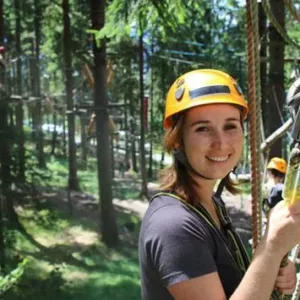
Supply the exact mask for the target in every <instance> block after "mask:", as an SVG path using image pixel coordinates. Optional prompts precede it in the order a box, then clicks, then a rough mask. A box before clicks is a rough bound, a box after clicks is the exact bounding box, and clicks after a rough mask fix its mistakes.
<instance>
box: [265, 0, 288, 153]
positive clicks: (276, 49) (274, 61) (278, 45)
mask: <svg viewBox="0 0 300 300" xmlns="http://www.w3.org/2000/svg"><path fill="white" fill-rule="evenodd" d="M270 6H271V10H272V12H273V14H274V16H275V18H276V20H277V21H278V23H279V24H280V26H281V27H282V28H284V26H285V16H284V11H285V10H284V2H283V1H278V0H270ZM268 37H269V38H268V43H269V44H268V53H269V61H270V66H269V74H268V88H267V92H268V101H269V105H268V110H269V118H268V120H269V121H268V128H267V129H268V130H267V135H270V134H271V133H272V132H274V131H275V130H276V129H277V128H278V127H280V126H281V125H282V121H281V116H280V113H279V112H283V104H284V98H285V97H284V40H283V37H282V36H281V35H280V34H279V33H278V32H277V30H276V28H275V27H274V26H273V25H272V24H271V23H270V24H269V31H268ZM281 147H282V143H281V140H277V141H276V142H275V143H274V144H273V145H272V147H271V148H270V157H274V156H279V157H280V156H282V149H281Z"/></svg>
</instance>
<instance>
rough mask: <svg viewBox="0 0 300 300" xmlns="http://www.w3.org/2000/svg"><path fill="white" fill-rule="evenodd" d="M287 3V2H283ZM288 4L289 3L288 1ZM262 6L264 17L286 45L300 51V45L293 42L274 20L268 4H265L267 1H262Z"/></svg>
mask: <svg viewBox="0 0 300 300" xmlns="http://www.w3.org/2000/svg"><path fill="white" fill-rule="evenodd" d="M284 1H287V0H284ZM289 2H290V1H289ZM261 3H262V6H263V8H264V11H265V13H266V16H267V17H268V19H269V20H270V22H271V23H272V25H273V26H274V27H275V28H276V30H277V31H278V33H279V34H280V35H281V36H282V37H283V39H284V40H285V41H286V42H287V43H288V44H291V45H293V46H294V47H296V48H297V49H300V45H299V44H298V43H297V42H295V41H294V40H293V39H292V38H291V37H290V36H289V35H288V34H287V33H286V32H285V30H284V29H283V28H282V27H281V25H280V24H279V23H278V21H277V20H276V18H275V16H274V14H273V12H272V10H271V8H270V5H269V3H268V2H267V0H262V2H261Z"/></svg>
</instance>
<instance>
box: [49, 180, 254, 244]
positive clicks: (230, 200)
mask: <svg viewBox="0 0 300 300" xmlns="http://www.w3.org/2000/svg"><path fill="white" fill-rule="evenodd" d="M149 187H150V193H153V190H152V185H151V184H150V185H149ZM44 197H45V198H46V199H48V201H50V202H54V203H55V205H56V206H57V205H58V206H60V207H61V209H63V210H65V211H72V213H73V215H74V217H79V218H88V219H89V220H90V219H94V220H95V222H96V221H97V220H98V216H99V214H98V204H97V200H96V199H95V198H94V197H92V196H91V195H88V194H85V193H79V192H72V193H71V197H70V198H69V199H71V203H70V201H68V195H67V193H66V192H65V191H63V190H61V191H56V192H51V193H44ZM223 199H224V201H225V203H226V204H227V206H228V210H229V213H230V216H231V218H232V221H233V223H234V225H235V227H236V228H237V231H238V232H239V234H240V236H241V238H242V240H243V242H245V243H247V241H248V240H249V239H250V238H251V197H250V195H246V194H240V195H232V194H230V193H228V192H227V191H224V192H223ZM113 203H114V206H115V207H116V208H119V209H122V210H124V211H125V212H126V211H127V212H130V213H133V214H135V215H137V216H139V217H140V218H141V219H142V217H143V215H144V213H145V211H146V209H147V207H148V201H147V200H137V199H125V200H124V199H117V198H114V200H113Z"/></svg>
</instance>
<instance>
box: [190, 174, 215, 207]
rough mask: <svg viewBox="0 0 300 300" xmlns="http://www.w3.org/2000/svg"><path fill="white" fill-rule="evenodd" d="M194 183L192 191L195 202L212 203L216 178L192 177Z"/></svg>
mask: <svg viewBox="0 0 300 300" xmlns="http://www.w3.org/2000/svg"><path fill="white" fill-rule="evenodd" d="M194 179H195V181H196V184H195V185H194V192H195V194H196V197H197V202H199V203H201V204H203V205H204V206H206V205H211V204H212V196H213V192H214V186H215V184H216V180H208V179H204V178H194Z"/></svg>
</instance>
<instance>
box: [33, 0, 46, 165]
mask: <svg viewBox="0 0 300 300" xmlns="http://www.w3.org/2000/svg"><path fill="white" fill-rule="evenodd" d="M41 17H42V16H41V8H40V3H39V0H34V32H35V43H34V54H35V60H34V74H35V83H34V84H35V97H36V98H37V99H38V100H37V102H36V117H35V118H36V123H37V124H36V130H37V136H36V138H37V151H38V162H39V167H40V168H45V167H46V161H45V154H44V133H43V127H42V126H43V109H42V99H41V78H40V41H41Z"/></svg>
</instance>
